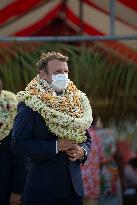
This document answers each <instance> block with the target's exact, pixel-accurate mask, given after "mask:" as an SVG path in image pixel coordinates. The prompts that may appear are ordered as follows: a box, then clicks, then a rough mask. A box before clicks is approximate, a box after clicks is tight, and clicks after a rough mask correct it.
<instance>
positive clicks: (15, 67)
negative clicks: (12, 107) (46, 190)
mask: <svg viewBox="0 0 137 205" xmlns="http://www.w3.org/2000/svg"><path fill="white" fill-rule="evenodd" d="M50 50H55V51H61V52H62V53H63V54H65V55H67V56H69V58H70V62H69V70H70V78H71V80H73V81H74V83H75V84H76V85H77V87H78V88H79V89H81V90H82V91H83V92H85V93H86V94H87V95H88V97H89V98H90V101H91V105H92V107H93V113H94V114H95V115H98V116H101V117H102V119H103V121H104V122H108V121H109V120H110V119H111V118H115V119H121V118H128V117H130V116H134V117H136V113H137V107H136V101H137V65H132V64H131V63H128V62H124V61H123V60H121V59H119V58H118V57H115V56H114V55H112V53H109V52H107V53H106V52H104V50H102V49H99V47H98V46H97V44H95V45H94V44H93V45H92V46H90V47H89V46H88V47H86V46H84V45H83V46H73V45H70V44H69V45H68V44H58V43H57V44H55V43H54V44H45V45H41V44H31V45H30V44H29V45H28V44H24V45H23V44H14V45H11V46H5V47H3V48H1V50H0V60H1V64H0V77H1V78H2V80H3V84H4V89H7V90H11V91H13V92H15V93H16V92H18V91H19V90H23V89H24V88H25V86H26V85H27V84H28V82H29V81H30V80H31V79H32V78H33V77H34V76H35V75H36V69H35V64H36V62H37V61H38V59H39V58H40V55H41V51H45V52H46V51H50Z"/></svg>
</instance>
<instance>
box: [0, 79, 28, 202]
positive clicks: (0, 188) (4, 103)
mask: <svg viewBox="0 0 137 205" xmlns="http://www.w3.org/2000/svg"><path fill="white" fill-rule="evenodd" d="M15 99H16V96H15V94H13V93H11V92H9V91H5V90H2V81H1V80H0V205H19V204H21V193H22V190H23V185H24V180H25V175H26V174H25V172H26V159H25V158H22V157H17V156H15V155H13V153H12V151H11V140H12V134H11V127H12V124H13V120H14V117H15V115H14V109H15V112H16V106H17V101H16V100H15Z"/></svg>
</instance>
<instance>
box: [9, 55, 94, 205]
mask: <svg viewBox="0 0 137 205" xmlns="http://www.w3.org/2000/svg"><path fill="white" fill-rule="evenodd" d="M67 60H68V58H67V57H66V56H63V55H62V54H60V53H56V52H48V53H43V54H42V56H41V58H40V60H39V62H38V63H37V69H38V73H39V75H38V76H37V77H36V78H34V79H33V80H32V81H31V82H30V84H29V85H28V86H27V87H26V89H25V91H21V92H19V93H18V94H17V98H18V100H19V101H20V103H19V105H18V112H17V115H16V118H15V122H14V126H13V142H12V149H13V152H14V154H16V155H18V156H25V157H29V159H30V161H29V169H28V174H27V179H26V184H25V188H24V191H23V195H22V198H23V202H24V204H25V205H81V204H82V197H83V195H84V193H83V183H82V177H81V172H80V164H81V163H84V162H85V160H86V158H87V155H88V152H89V150H90V144H91V141H90V137H89V136H88V134H87V133H86V131H85V126H88V125H89V126H90V124H91V120H92V116H91V108H90V105H89V104H88V100H86V99H87V98H86V99H85V98H84V97H83V99H85V101H84V100H83V101H82V99H81V101H80V95H79V93H80V92H79V91H78V90H77V88H76V87H75V86H74V85H73V84H72V82H70V81H69V79H68V65H67ZM81 95H82V94H81ZM81 102H84V103H85V105H86V106H87V107H86V106H85V105H84V103H83V104H81ZM82 105H83V106H82ZM84 106H85V107H84ZM83 107H84V108H83ZM83 116H86V117H85V118H84V117H83ZM79 120H81V121H80V122H81V123H79ZM83 133H84V134H83Z"/></svg>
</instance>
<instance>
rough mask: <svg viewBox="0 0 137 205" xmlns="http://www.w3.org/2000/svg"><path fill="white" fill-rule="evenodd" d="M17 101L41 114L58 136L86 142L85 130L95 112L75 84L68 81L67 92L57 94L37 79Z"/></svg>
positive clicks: (20, 94)
mask: <svg viewBox="0 0 137 205" xmlns="http://www.w3.org/2000/svg"><path fill="white" fill-rule="evenodd" d="M17 100H18V101H19V102H25V104H26V106H29V107H30V108H32V109H33V111H37V112H39V113H40V115H41V116H42V117H43V118H44V120H45V123H46V125H47V126H48V127H49V129H50V131H51V132H52V133H54V134H55V135H56V136H57V137H59V138H67V139H70V140H73V141H76V142H77V143H82V142H83V141H85V140H86V136H85V131H86V129H87V128H89V127H90V125H91V122H92V110H91V107H90V104H89V101H88V98H87V97H86V95H85V94H84V93H82V92H81V91H79V90H78V89H77V88H76V86H75V85H74V84H73V82H71V81H69V85H68V87H67V88H66V90H65V91H64V92H63V93H62V94H61V95H57V93H56V92H55V91H54V90H53V89H52V87H51V86H50V84H49V83H48V82H47V81H45V80H42V79H41V78H40V77H39V76H37V77H36V78H34V79H33V80H32V81H31V82H30V83H29V84H28V86H27V87H26V89H25V91H20V92H19V93H18V94H17Z"/></svg>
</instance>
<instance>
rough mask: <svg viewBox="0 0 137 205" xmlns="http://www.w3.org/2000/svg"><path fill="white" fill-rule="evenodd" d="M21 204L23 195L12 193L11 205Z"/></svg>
mask: <svg viewBox="0 0 137 205" xmlns="http://www.w3.org/2000/svg"><path fill="white" fill-rule="evenodd" d="M19 204H21V195H20V194H16V193H11V195H10V199H9V205H19Z"/></svg>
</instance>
